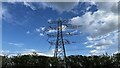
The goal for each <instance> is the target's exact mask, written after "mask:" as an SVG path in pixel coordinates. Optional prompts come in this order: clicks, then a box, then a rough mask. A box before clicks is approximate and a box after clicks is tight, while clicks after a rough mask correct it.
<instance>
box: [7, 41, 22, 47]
mask: <svg viewBox="0 0 120 68" xmlns="http://www.w3.org/2000/svg"><path fill="white" fill-rule="evenodd" d="M8 44H9V45H13V46H17V47H22V46H23V45H24V44H23V43H11V42H10V43H8Z"/></svg>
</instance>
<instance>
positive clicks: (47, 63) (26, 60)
mask: <svg viewBox="0 0 120 68" xmlns="http://www.w3.org/2000/svg"><path fill="white" fill-rule="evenodd" d="M1 57H2V68H65V67H64V61H63V60H64V59H61V58H55V57H47V56H39V55H37V54H36V53H34V54H32V55H17V56H13V57H8V56H1ZM67 65H68V68H120V53H117V54H113V55H112V56H109V55H107V54H106V55H101V56H96V55H93V56H82V55H71V56H67Z"/></svg>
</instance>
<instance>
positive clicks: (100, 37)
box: [70, 2, 120, 54]
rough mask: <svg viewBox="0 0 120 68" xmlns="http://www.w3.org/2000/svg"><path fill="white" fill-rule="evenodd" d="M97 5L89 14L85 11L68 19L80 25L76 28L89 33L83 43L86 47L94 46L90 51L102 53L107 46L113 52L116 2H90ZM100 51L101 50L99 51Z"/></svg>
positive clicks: (116, 21)
mask: <svg viewBox="0 0 120 68" xmlns="http://www.w3.org/2000/svg"><path fill="white" fill-rule="evenodd" d="M92 4H94V5H95V4H96V5H97V6H98V11H96V12H94V13H93V14H91V12H86V13H85V14H84V15H83V16H77V17H73V18H72V19H71V21H70V23H71V24H72V25H82V27H79V28H78V29H79V30H80V31H81V32H82V33H87V34H89V37H87V39H88V42H85V43H84V44H85V45H87V46H86V47H87V48H95V49H94V50H91V51H90V53H92V54H93V53H94V54H99V53H101V54H102V53H104V52H105V51H107V49H109V48H113V49H110V50H111V51H110V52H114V50H115V49H117V48H116V47H117V46H118V33H117V31H118V25H120V22H118V14H117V12H115V11H117V8H118V6H117V3H116V2H107V3H106V2H100V3H98V2H97V3H95V2H94V3H92ZM101 51H102V52H101Z"/></svg>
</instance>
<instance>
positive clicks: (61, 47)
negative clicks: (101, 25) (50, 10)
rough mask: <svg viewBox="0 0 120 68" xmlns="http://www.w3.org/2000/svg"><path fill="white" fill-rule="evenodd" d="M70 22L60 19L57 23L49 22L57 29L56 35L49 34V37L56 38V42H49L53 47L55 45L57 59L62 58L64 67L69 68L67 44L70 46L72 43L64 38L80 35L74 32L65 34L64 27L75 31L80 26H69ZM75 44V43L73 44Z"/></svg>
mask: <svg viewBox="0 0 120 68" xmlns="http://www.w3.org/2000/svg"><path fill="white" fill-rule="evenodd" d="M68 21H69V20H62V19H61V18H59V19H58V20H57V21H49V24H56V25H55V28H52V27H51V28H52V29H55V30H57V33H56V34H52V33H51V34H47V35H48V37H56V40H51V41H48V42H49V43H50V44H51V45H55V50H54V57H55V58H62V59H63V62H64V67H65V68H68V64H67V59H66V51H65V44H70V41H68V40H66V39H64V36H73V35H78V34H74V33H72V32H65V33H63V25H64V26H67V28H69V29H74V28H77V27H80V26H72V25H71V24H68ZM72 43H75V42H72Z"/></svg>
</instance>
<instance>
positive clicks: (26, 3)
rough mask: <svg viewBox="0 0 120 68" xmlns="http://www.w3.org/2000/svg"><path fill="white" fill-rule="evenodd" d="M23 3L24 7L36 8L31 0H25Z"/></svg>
mask: <svg viewBox="0 0 120 68" xmlns="http://www.w3.org/2000/svg"><path fill="white" fill-rule="evenodd" d="M24 5H25V6H26V7H30V8H31V9H32V10H36V8H35V7H34V6H33V5H32V3H31V2H29V3H28V2H25V1H24Z"/></svg>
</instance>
